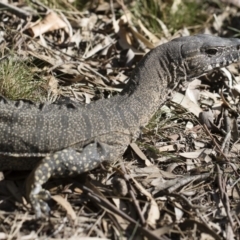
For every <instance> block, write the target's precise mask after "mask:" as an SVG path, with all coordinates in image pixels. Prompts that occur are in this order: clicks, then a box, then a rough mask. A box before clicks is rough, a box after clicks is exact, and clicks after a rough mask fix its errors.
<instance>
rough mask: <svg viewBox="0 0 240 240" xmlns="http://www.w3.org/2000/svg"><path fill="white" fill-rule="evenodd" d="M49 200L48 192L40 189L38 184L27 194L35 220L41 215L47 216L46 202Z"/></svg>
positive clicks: (47, 207) (48, 210)
mask: <svg viewBox="0 0 240 240" xmlns="http://www.w3.org/2000/svg"><path fill="white" fill-rule="evenodd" d="M50 198H51V195H50V193H49V191H47V190H45V189H43V188H42V186H41V185H40V184H35V185H34V186H33V187H32V190H31V191H30V193H29V200H30V203H31V205H32V207H33V209H34V212H35V216H36V218H37V219H38V218H41V217H42V215H43V214H44V215H47V216H48V215H49V212H50V208H49V206H48V204H47V202H46V201H48V200H49V199H50Z"/></svg>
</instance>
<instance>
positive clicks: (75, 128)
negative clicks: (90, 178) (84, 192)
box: [0, 34, 240, 217]
mask: <svg viewBox="0 0 240 240" xmlns="http://www.w3.org/2000/svg"><path fill="white" fill-rule="evenodd" d="M239 49H240V40H239V39H237V38H221V37H216V36H212V35H204V34H201V35H195V36H189V37H180V38H176V39H174V40H172V41H170V42H167V43H165V44H162V45H160V46H158V47H156V48H155V49H153V50H151V51H150V52H149V53H147V54H146V55H145V56H144V57H143V59H142V60H141V61H140V63H139V64H138V65H137V67H136V68H135V70H134V71H133V73H132V76H131V79H130V80H129V82H128V84H127V85H126V87H125V88H124V89H123V91H122V92H121V94H119V95H117V96H115V97H112V98H110V99H102V100H99V101H96V102H93V103H91V104H87V105H84V106H83V105H80V104H78V103H73V102H66V103H62V104H59V103H52V104H43V103H33V102H30V101H27V100H19V101H10V100H8V99H6V98H4V97H0V129H1V134H0V170H26V169H31V170H32V172H31V174H30V177H29V178H28V180H27V189H28V190H27V192H28V197H29V200H30V203H31V205H32V207H33V209H34V211H35V214H36V217H40V216H41V215H43V213H48V212H49V210H50V209H49V207H48V204H47V199H48V198H49V196H50V194H49V192H48V191H47V190H45V189H43V188H42V185H43V184H44V183H45V182H46V181H48V179H49V178H50V177H65V176H74V175H77V174H80V173H83V172H86V171H89V170H92V169H94V168H96V167H97V166H98V165H99V164H100V163H102V162H104V161H114V160H115V159H117V158H118V157H119V156H121V155H122V154H123V153H124V151H125V150H126V148H127V146H128V145H129V144H130V143H131V142H133V141H135V140H136V138H137V137H138V136H139V133H140V128H141V127H142V126H145V125H146V124H147V123H148V121H149V120H150V119H151V117H152V116H153V114H154V113H155V112H156V111H157V109H158V108H159V107H160V106H162V105H163V104H164V102H165V101H166V100H167V96H168V93H169V90H172V89H173V88H174V87H175V86H176V84H178V83H179V82H181V81H191V80H192V79H194V78H196V77H199V76H201V75H203V74H205V73H207V72H209V71H211V70H212V69H214V68H219V67H223V66H227V65H229V64H231V63H233V62H237V61H238V60H239V58H240V50H239Z"/></svg>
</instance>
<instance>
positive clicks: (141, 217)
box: [121, 162, 146, 225]
mask: <svg viewBox="0 0 240 240" xmlns="http://www.w3.org/2000/svg"><path fill="white" fill-rule="evenodd" d="M121 168H122V171H123V172H124V174H123V177H124V179H125V180H126V182H127V186H128V188H130V190H129V194H130V195H131V197H132V200H133V204H134V205H135V207H136V209H137V212H138V215H139V217H140V221H141V224H142V225H145V224H146V221H145V219H144V217H143V215H142V211H141V209H140V207H139V204H138V201H137V199H136V197H135V195H134V193H133V187H132V185H131V184H130V182H129V176H128V174H127V172H126V168H125V166H124V164H123V163H122V162H121Z"/></svg>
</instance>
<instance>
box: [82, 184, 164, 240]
mask: <svg viewBox="0 0 240 240" xmlns="http://www.w3.org/2000/svg"><path fill="white" fill-rule="evenodd" d="M81 187H82V189H83V190H84V191H85V193H86V194H87V196H88V198H89V199H91V200H92V201H94V202H95V203H97V204H98V205H100V206H101V207H102V208H104V209H105V210H106V211H107V212H109V213H111V214H112V213H115V214H117V215H119V216H121V217H122V218H123V219H125V220H127V221H128V222H130V223H132V224H134V225H135V226H136V227H137V228H138V229H139V230H140V231H141V232H142V234H144V235H145V236H146V237H147V238H149V239H151V240H161V238H159V237H157V236H156V235H155V234H153V233H152V231H150V230H148V229H147V228H145V227H143V226H141V225H140V224H139V223H138V222H137V221H135V220H134V219H133V218H131V217H130V216H128V215H127V214H125V213H124V212H122V211H119V209H118V208H117V207H115V206H114V205H113V204H111V203H110V202H109V201H107V200H106V199H104V198H103V197H101V196H100V195H96V194H95V193H94V192H93V191H92V190H91V189H89V188H88V187H86V186H83V185H81Z"/></svg>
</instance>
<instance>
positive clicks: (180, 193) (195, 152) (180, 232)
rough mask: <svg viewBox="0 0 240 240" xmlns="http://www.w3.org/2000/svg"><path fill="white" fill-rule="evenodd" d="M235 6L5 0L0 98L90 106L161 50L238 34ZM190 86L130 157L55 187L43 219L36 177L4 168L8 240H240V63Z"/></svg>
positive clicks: (3, 218)
mask: <svg viewBox="0 0 240 240" xmlns="http://www.w3.org/2000/svg"><path fill="white" fill-rule="evenodd" d="M230 3H232V4H234V3H235V2H234V1H232V2H230V1H228V2H227V1H222V2H221V1H191V0H187V1H173V0H172V1H164V0H162V1H154V0H150V1H147V0H138V1H137V0H136V1H103V0H99V1H96V0H95V1H94V0H92V1H86V2H84V1H83V2H81V4H80V1H64V0H61V1H41V2H40V1H35V0H34V1H33V0H32V1H22V0H19V1H1V3H0V8H1V9H2V11H1V12H0V19H1V23H0V50H1V62H0V92H1V94H3V95H4V96H6V97H8V98H10V99H19V98H24V99H30V100H32V101H42V102H46V101H48V102H53V101H55V100H60V101H65V100H66V99H68V98H71V99H72V100H73V101H79V102H81V103H82V104H88V103H90V102H92V101H97V100H98V99H100V98H108V97H111V96H113V95H115V94H117V93H118V92H120V91H121V90H122V89H123V87H124V85H125V84H126V83H127V81H128V80H129V76H130V75H131V72H132V70H133V69H134V68H135V66H136V64H137V63H138V62H139V61H140V59H141V58H142V56H144V54H145V53H146V52H148V51H149V50H150V49H152V48H154V47H155V46H157V45H159V44H162V43H164V42H167V41H169V40H171V39H173V38H175V37H179V36H187V35H190V34H197V33H207V34H214V35H219V36H224V37H238V36H239V33H240V32H239V30H238V29H239V28H240V16H239V13H238V10H239V9H238V8H237V6H236V5H230ZM186 88H187V86H182V87H179V89H178V95H177V94H176V95H174V96H173V97H172V101H168V102H167V103H166V105H165V106H164V107H163V108H161V109H159V111H158V112H157V113H156V115H155V116H154V117H153V119H152V120H151V122H150V123H149V124H148V126H147V127H145V128H144V129H142V133H141V137H140V138H139V139H138V141H137V142H136V143H135V144H132V145H131V146H130V147H129V148H128V149H127V151H126V153H125V154H124V156H123V158H122V159H118V160H116V162H113V163H110V164H108V165H103V166H101V167H99V168H97V169H95V170H94V171H91V172H89V173H85V174H83V175H81V176H79V177H77V178H74V179H60V180H59V179H57V180H56V179H53V180H50V181H49V182H48V183H47V184H46V186H45V187H46V188H47V189H48V190H49V191H50V192H51V194H52V200H51V201H50V206H51V209H52V212H51V215H50V217H49V218H47V219H44V220H43V219H40V220H35V218H34V214H33V212H32V210H31V207H30V205H29V204H28V203H27V202H26V200H25V198H24V181H25V180H26V177H27V176H28V174H29V172H4V173H2V175H1V179H2V181H0V210H1V211H0V223H1V224H0V239H46V238H50V239H79V238H80V237H85V238H84V239H86V238H87V237H89V238H94V237H95V238H94V239H143V238H145V239H240V237H239V236H240V231H239V229H240V219H239V208H240V205H239V199H240V191H239V188H240V185H239V181H238V179H239V174H240V172H239V158H238V152H239V147H240V145H239V144H238V135H239V133H238V118H237V115H238V111H239V110H238V109H239V108H238V102H239V100H238V99H239V64H236V65H232V66H230V67H229V68H228V69H223V70H217V71H214V72H212V73H210V74H209V75H208V76H206V77H203V78H201V79H197V80H196V81H194V82H193V83H191V85H190V86H189V87H188V89H187V91H186ZM185 93H186V101H185V102H183V101H182V98H183V96H184V95H183V94H185ZM179 97H180V99H181V100H180V101H179ZM188 99H191V101H190V100H188ZM179 103H180V104H179ZM186 109H188V110H186ZM199 114H200V117H199ZM209 118H211V119H213V123H212V124H211V123H210V122H209V121H208V119H209ZM230 130H231V131H230ZM229 132H230V133H231V134H228V133H229Z"/></svg>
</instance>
